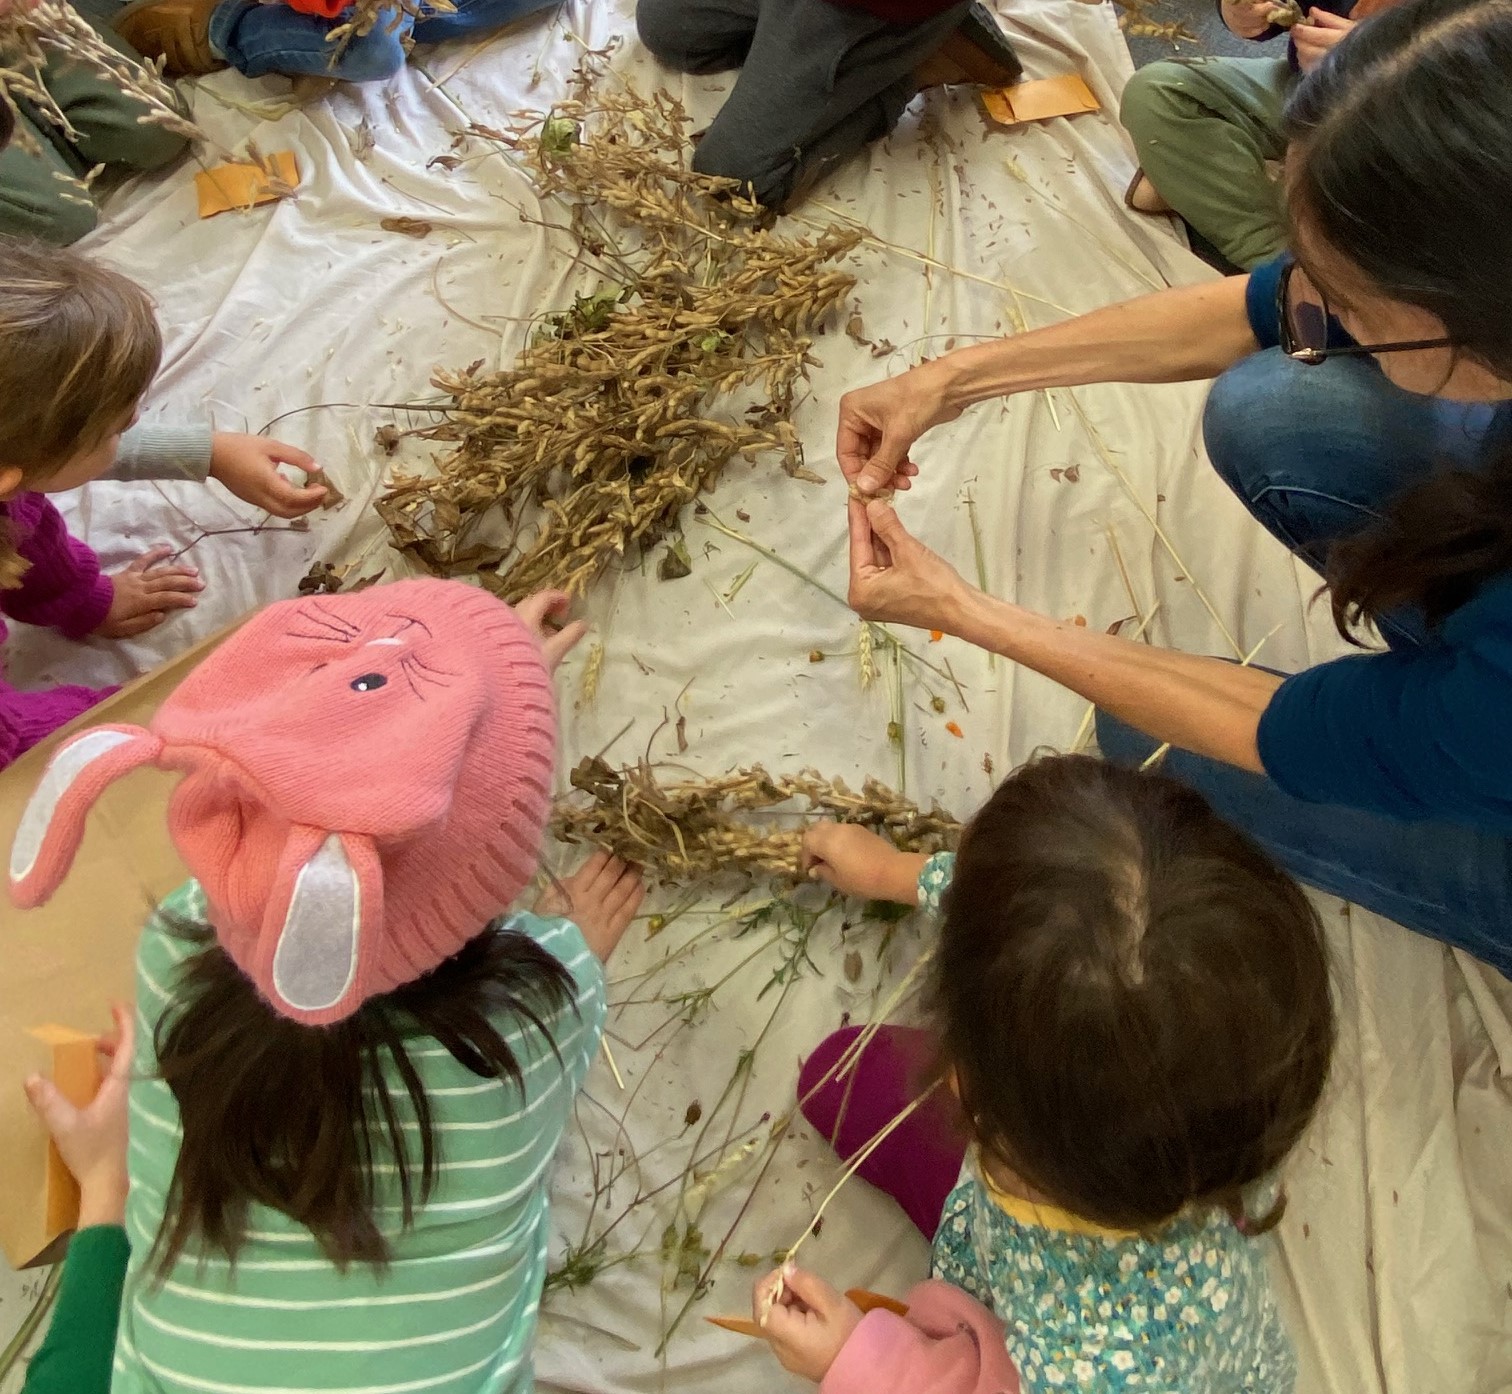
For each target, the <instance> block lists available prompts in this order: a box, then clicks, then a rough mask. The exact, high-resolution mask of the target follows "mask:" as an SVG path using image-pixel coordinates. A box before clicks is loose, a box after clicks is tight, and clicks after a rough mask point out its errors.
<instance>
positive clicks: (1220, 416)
mask: <svg viewBox="0 0 1512 1394" xmlns="http://www.w3.org/2000/svg"><path fill="white" fill-rule="evenodd" d="M1332 367H1333V365H1332V364H1326V365H1317V366H1314V365H1309V364H1305V363H1298V362H1297V361H1296V360H1295V359H1292V358H1288V357H1287V356H1286V354H1284V353H1282V352H1281V350H1280V349H1266V350H1264V351H1263V352H1260V353H1253V354H1251V355H1250V356H1249V357H1248V358H1244V359H1241V360H1240V361H1239V362H1238V363H1236V364H1234V366H1233V367H1232V368H1230V369H1229V370H1228V371H1227V372H1225V373H1224V374H1223V375H1222V376H1221V377H1219V378H1218V380H1217V381H1216V382H1215V383H1214V384H1213V386H1212V390H1211V391H1210V392H1209V393H1208V399H1207V403H1206V405H1205V406H1204V407H1203V409H1202V439H1203V442H1204V444H1205V445H1206V446H1207V453H1208V458H1209V459H1210V460H1211V461H1212V462H1213V468H1214V469H1215V470H1217V471H1218V475H1219V477H1220V478H1221V479H1222V480H1223V482H1224V483H1225V484H1227V485H1228V486H1229V488H1230V489H1232V490H1233V491H1234V492H1235V493H1236V494H1237V495H1238V496H1239V497H1240V498H1241V499H1243V500H1244V501H1245V502H1246V503H1253V502H1254V500H1255V499H1256V498H1257V496H1258V495H1259V494H1260V493H1261V491H1262V490H1263V489H1264V488H1265V486H1266V484H1267V483H1268V482H1269V476H1270V474H1271V473H1272V472H1273V471H1274V470H1275V467H1276V462H1277V460H1278V459H1280V458H1284V457H1285V456H1286V454H1287V452H1288V451H1289V450H1290V449H1291V447H1292V445H1293V443H1294V442H1295V441H1297V439H1298V438H1299V437H1300V438H1303V439H1305V438H1306V437H1307V436H1309V435H1310V434H1312V433H1313V432H1316V435H1315V436H1314V438H1315V439H1320V438H1322V437H1323V436H1326V435H1327V434H1328V432H1329V430H1330V428H1331V426H1332V425H1333V424H1334V423H1335V422H1337V421H1338V420H1339V416H1340V410H1341V402H1340V395H1339V390H1338V389H1339V386H1340V384H1339V382H1338V381H1337V379H1338V376H1339V375H1338V374H1337V373H1335V372H1333V371H1331V369H1332ZM1345 409H1346V410H1347V408H1345Z"/></svg>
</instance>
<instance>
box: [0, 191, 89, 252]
mask: <svg viewBox="0 0 1512 1394" xmlns="http://www.w3.org/2000/svg"><path fill="white" fill-rule="evenodd" d="M67 187H68V186H67V185H65V184H63V183H62V182H61V181H60V182H59V183H58V188H59V189H60V190H66V189H67ZM99 221H100V214H99V210H98V209H97V208H96V207H95V205H94V201H93V200H92V199H91V198H90V197H89V195H88V194H86V193H85V192H84V190H83V189H82V188H80V189H77V190H76V191H74V194H73V197H71V198H66V199H65V198H58V197H53V198H49V199H48V200H47V201H46V202H43V201H41V200H28V201H26V202H25V203H24V204H23V203H18V202H16V201H13V200H11V199H7V198H4V197H3V196H0V230H3V231H4V232H6V233H8V234H10V235H11V236H14V237H24V238H35V239H36V240H37V241H39V242H50V243H52V245H53V246H55V247H67V246H68V245H70V244H71V243H74V242H77V241H78V240H79V239H80V238H81V237H84V236H86V235H87V234H89V233H91V232H93V231H94V230H95V228H96V226H98V224H99Z"/></svg>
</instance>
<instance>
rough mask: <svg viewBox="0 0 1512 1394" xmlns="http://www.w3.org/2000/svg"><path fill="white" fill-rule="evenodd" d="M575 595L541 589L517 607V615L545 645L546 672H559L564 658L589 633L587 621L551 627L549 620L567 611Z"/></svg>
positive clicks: (575, 621)
mask: <svg viewBox="0 0 1512 1394" xmlns="http://www.w3.org/2000/svg"><path fill="white" fill-rule="evenodd" d="M571 604H572V597H571V596H570V595H568V594H567V592H566V591H537V592H536V593H535V594H534V595H531V596H527V597H526V598H525V599H524V600H522V601H521V602H520V603H519V604H518V605H516V606H515V614H517V615H518V616H519V617H520V618H521V619H522V620H524V621H525V626H526V628H527V629H529V630H530V632H531V633H532V634H534V635H535V636H536V639H537V640H538V641H539V642H540V645H541V656H542V657H543V658H544V659H545V660H546V671H547V672H549V673H554V672H556V670H557V668H558V667H559V666H560V664H561V662H562V660H563V659H564V658H566V657H567V655H568V654H569V653H571V652H572V651H573V649H575V648H576V647H577V646H578V644H579V642H580V641H581V640H582V637H583V635H585V634H586V633H587V632H588V625H587V624H586V623H585V622H584V621H583V620H573V621H572V622H571V623H570V624H564V625H563V626H562V627H561V628H560V629H558V628H557V627H556V626H555V625H551V626H548V625H547V623H546V622H547V620H549V619H556V618H560V617H561V616H564V615H565V614H566V613H567V608H568V606H570V605H571Z"/></svg>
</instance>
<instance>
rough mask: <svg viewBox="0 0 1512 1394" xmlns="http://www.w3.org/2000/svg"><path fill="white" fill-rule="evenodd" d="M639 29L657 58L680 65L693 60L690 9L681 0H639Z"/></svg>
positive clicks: (671, 64)
mask: <svg viewBox="0 0 1512 1394" xmlns="http://www.w3.org/2000/svg"><path fill="white" fill-rule="evenodd" d="M635 29H636V32H637V33H638V34H639V35H640V41H641V43H643V44H644V45H645V46H646V47H647V49H649V50H650V52H651V56H652V57H653V58H655V59H656V60H657V62H659V63H662V64H664V65H665V66H667V67H669V68H680V69H685V68H687V67H688V66H689V65H690V64H691V63H692V61H693V57H694V54H693V50H692V48H691V46H690V44H689V41H688V39H689V35H688V12H687V8H686V7H685V6H684V5H683V4H682V3H681V2H680V0H636V5H635Z"/></svg>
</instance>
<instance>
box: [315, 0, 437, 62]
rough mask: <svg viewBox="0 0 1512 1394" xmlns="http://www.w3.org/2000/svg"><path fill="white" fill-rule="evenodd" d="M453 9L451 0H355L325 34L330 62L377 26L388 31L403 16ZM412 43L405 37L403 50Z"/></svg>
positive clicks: (394, 26)
mask: <svg viewBox="0 0 1512 1394" xmlns="http://www.w3.org/2000/svg"><path fill="white" fill-rule="evenodd" d="M456 12H457V7H456V5H455V4H454V3H453V0H356V3H355V4H353V5H352V6H351V8H350V9H347V10H345V11H343V13H344V14H346V15H348V16H349V18H348V19H347V20H346V21H345V22H344V23H342V24H338V25H337V26H336V27H335V28H334V29H332V30H331V31H330V33H329V34H327V35H326V42H327V43H328V44H330V45H331V61H332V62H333V63H334V62H335V61H336V59H338V58H339V57H341V55H342V54H343V53H345V52H346V49H347V45H348V44H350V43H351V42H352V40H353V39H360V38H363V37H364V36H365V35H368V34H371V33H372V32H373V30H374V29H377V28H378V27H380V26H382V28H383V30H384V32H385V33H388V34H392V33H393V32H394V30H396V29H397V28H398V27H399V26H400V25H401V24H403V23H404V20H405V16H406V15H407V16H408V17H409V18H410V19H414V20H420V19H425V18H427V17H428V16H430V15H449V14H455V13H456ZM412 46H413V40H411V39H409V38H408V36H406V38H405V40H404V47H405V50H406V52H407V51H408V50H409V49H410V48H411V47H412Z"/></svg>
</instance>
